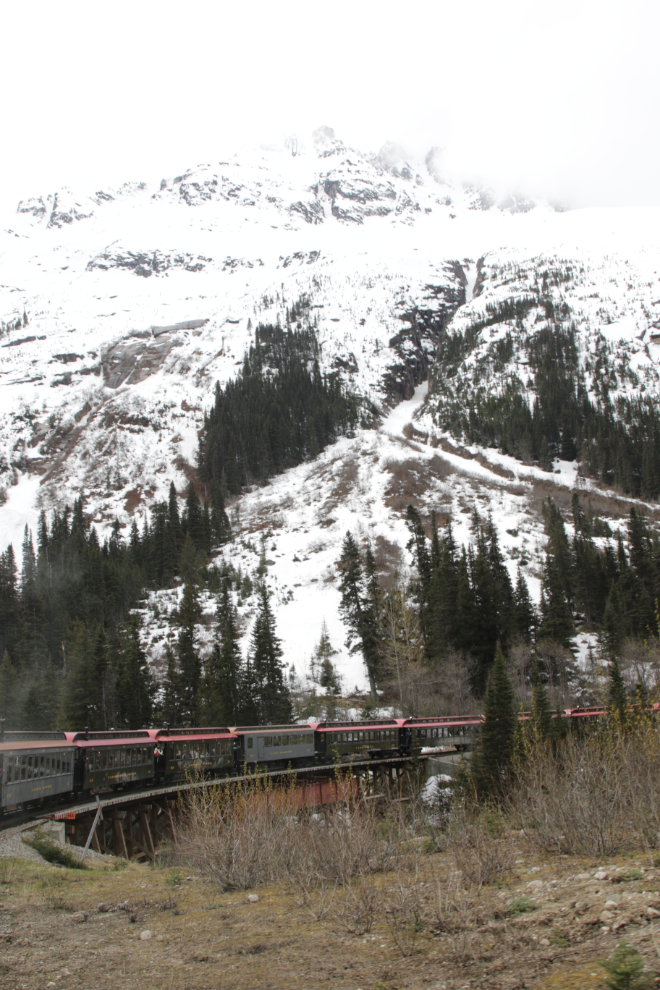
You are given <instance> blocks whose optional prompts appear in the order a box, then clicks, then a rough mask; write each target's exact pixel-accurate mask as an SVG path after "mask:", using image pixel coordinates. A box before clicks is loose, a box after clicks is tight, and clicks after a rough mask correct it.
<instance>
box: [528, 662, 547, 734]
mask: <svg viewBox="0 0 660 990" xmlns="http://www.w3.org/2000/svg"><path fill="white" fill-rule="evenodd" d="M532 683H533V685H534V687H533V691H532V712H531V716H532V717H531V723H532V729H533V731H534V733H535V734H536V736H537V738H539V739H547V738H548V737H549V736H550V735H551V733H552V714H551V711H550V702H549V701H548V692H547V691H546V689H545V685H544V683H543V679H542V677H541V671H540V670H539V664H538V660H537V661H536V662H535V664H534V671H533V674H532Z"/></svg>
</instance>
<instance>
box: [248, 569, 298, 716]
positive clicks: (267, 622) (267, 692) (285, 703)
mask: <svg viewBox="0 0 660 990" xmlns="http://www.w3.org/2000/svg"><path fill="white" fill-rule="evenodd" d="M258 594H259V601H258V605H257V617H256V620H255V624H254V630H253V633H252V642H251V646H250V660H251V666H252V674H253V678H254V684H255V688H256V694H257V699H256V700H257V704H258V709H259V718H260V722H261V724H264V725H268V724H276V723H278V722H284V723H285V722H288V721H290V720H291V718H292V717H293V710H292V706H291V697H290V695H289V689H288V688H287V686H286V684H285V682H284V672H283V667H282V655H283V652H282V647H281V644H280V641H279V639H278V638H277V636H276V634H275V619H274V617H273V613H272V611H271V608H270V596H269V594H268V588H267V587H266V585H265V584H262V585H261V586H260V588H259V592H258Z"/></svg>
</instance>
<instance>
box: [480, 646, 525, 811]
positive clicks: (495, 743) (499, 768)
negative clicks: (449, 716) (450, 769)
mask: <svg viewBox="0 0 660 990" xmlns="http://www.w3.org/2000/svg"><path fill="white" fill-rule="evenodd" d="M517 726H518V716H517V713H516V706H515V698H514V694H513V688H512V687H511V683H510V681H509V678H508V677H507V673H506V665H505V661H504V654H503V652H502V647H501V645H500V644H499V643H498V644H497V648H496V650H495V658H494V660H493V666H492V670H491V672H490V676H489V678H488V686H487V688H486V697H485V701H484V722H483V726H482V728H481V732H480V735H479V739H478V740H477V744H476V746H475V748H474V752H473V755H472V765H471V769H470V776H471V779H472V782H473V785H474V787H475V790H476V792H477V794H478V795H479V796H480V797H489V796H490V797H495V798H497V797H499V796H501V795H502V793H503V792H504V791H505V789H506V786H507V784H508V782H509V781H510V779H511V764H512V760H513V751H514V741H515V737H516V729H517Z"/></svg>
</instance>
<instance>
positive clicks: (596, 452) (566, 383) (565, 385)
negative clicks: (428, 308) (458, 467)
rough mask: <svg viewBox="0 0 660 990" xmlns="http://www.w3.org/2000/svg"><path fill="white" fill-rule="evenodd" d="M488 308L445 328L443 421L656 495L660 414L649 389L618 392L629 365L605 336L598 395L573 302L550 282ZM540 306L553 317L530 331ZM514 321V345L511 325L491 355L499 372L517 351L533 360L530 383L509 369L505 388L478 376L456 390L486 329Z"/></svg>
mask: <svg viewBox="0 0 660 990" xmlns="http://www.w3.org/2000/svg"><path fill="white" fill-rule="evenodd" d="M487 309H488V317H487V318H486V319H485V320H479V321H478V322H476V323H474V324H473V325H472V326H470V327H468V328H467V330H466V331H465V332H460V331H459V332H452V330H451V328H447V329H442V330H441V332H440V339H439V341H438V348H437V352H436V367H437V369H438V371H437V372H436V374H435V381H434V391H435V393H436V394H437V395H438V402H439V423H440V425H442V426H443V427H444V428H445V429H448V430H450V431H451V432H452V433H454V435H457V436H461V437H464V438H465V439H466V440H467V441H468V442H469V443H479V444H482V445H483V446H489V447H494V446H497V447H499V448H500V449H501V450H502V451H504V452H505V453H508V454H511V455H512V456H514V457H518V458H520V459H521V460H524V461H527V462H532V461H537V462H538V463H539V464H540V465H541V466H542V467H549V466H550V465H551V463H552V461H553V459H554V458H561V459H563V460H574V459H576V458H577V459H579V460H580V464H581V468H582V470H583V471H584V472H585V473H586V474H589V475H591V476H593V477H598V478H600V479H601V481H602V482H604V483H606V484H608V485H612V486H614V487H616V488H620V489H621V490H623V491H624V492H626V493H629V494H631V495H635V496H641V497H643V498H652V499H656V498H658V496H659V495H660V412H659V411H658V409H657V408H656V404H655V403H654V401H653V399H652V398H651V397H650V396H647V395H643V394H639V395H637V396H631V395H627V396H619V397H618V398H617V399H616V402H613V401H612V400H611V399H610V396H609V391H610V388H611V387H612V384H616V383H617V381H618V379H617V374H619V375H624V372H623V371H622V370H621V368H617V369H616V370H615V368H614V362H613V361H612V360H611V348H610V346H609V345H608V344H607V342H606V340H605V338H604V337H602V336H601V337H600V338H599V340H598V342H597V354H596V356H595V358H594V359H593V361H590V363H589V370H590V372H591V375H592V379H593V391H594V392H595V398H592V395H591V394H590V392H589V389H588V387H587V382H586V381H585V378H584V374H583V373H582V372H581V370H580V362H579V351H578V347H577V343H576V334H577V330H576V327H575V325H574V324H573V323H572V322H571V321H570V313H569V311H568V308H567V307H566V305H565V304H563V303H557V302H556V301H555V300H554V299H553V298H551V297H550V296H549V295H548V293H547V287H544V288H543V289H541V290H540V292H539V296H538V297H533V296H526V297H524V298H518V299H509V300H505V301H503V302H502V303H499V304H496V305H493V304H489V306H488V307H487ZM533 309H536V310H537V320H541V321H542V322H544V324H545V325H543V326H541V328H540V329H536V328H535V329H534V331H533V332H531V333H529V332H528V333H526V332H525V331H524V329H523V324H522V322H521V320H522V318H524V316H525V315H526V314H528V313H530V311H532V310H533ZM511 320H516V321H518V322H517V332H516V346H514V340H513V337H512V336H511V333H510V332H507V333H506V336H505V338H504V339H502V338H501V337H500V338H499V339H497V340H496V341H493V343H492V344H491V345H490V349H489V352H488V355H487V359H486V360H487V362H488V363H489V365H490V366H491V367H492V368H493V370H494V371H495V372H498V371H501V370H503V368H504V366H505V363H508V362H509V361H510V360H511V359H512V357H513V356H514V352H515V351H519V352H520V353H521V356H522V355H524V357H525V359H526V361H527V364H528V368H529V375H530V376H531V378H532V382H531V386H532V387H531V389H530V388H529V385H528V384H523V381H522V380H521V379H520V378H518V377H517V376H511V377H510V378H509V380H508V382H507V385H506V387H505V388H504V389H503V390H501V391H494V390H492V389H487V388H484V387H483V386H482V385H480V384H479V383H476V384H475V385H474V387H472V388H470V387H468V389H467V391H466V389H465V388H460V387H458V388H457V389H454V383H455V382H456V381H458V380H459V379H458V375H459V372H460V369H461V366H462V364H463V362H464V361H465V359H466V358H467V357H468V356H469V355H470V354H471V353H472V351H473V350H474V349H475V347H476V346H477V345H478V344H480V343H482V342H483V338H482V331H483V329H484V328H485V327H487V326H490V325H494V324H501V323H505V322H507V321H511ZM528 322H529V321H528ZM535 326H536V325H535ZM624 380H625V378H624ZM444 383H449V388H447V387H446V386H445V384H444ZM443 391H444V392H446V395H443ZM530 392H531V394H532V395H533V401H532V402H531V403H530V401H529V394H530ZM450 393H453V394H451V395H450Z"/></svg>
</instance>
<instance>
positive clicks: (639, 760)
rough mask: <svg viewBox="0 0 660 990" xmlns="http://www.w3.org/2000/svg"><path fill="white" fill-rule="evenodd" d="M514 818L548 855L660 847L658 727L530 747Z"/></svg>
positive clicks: (514, 797)
mask: <svg viewBox="0 0 660 990" xmlns="http://www.w3.org/2000/svg"><path fill="white" fill-rule="evenodd" d="M508 812H509V814H510V815H511V817H512V818H513V820H514V821H515V822H516V824H517V825H518V827H519V828H521V829H523V830H524V832H525V835H526V836H527V838H528V840H529V841H530V842H531V843H532V844H533V845H535V846H537V847H538V848H540V849H543V850H545V851H548V852H566V853H574V854H577V855H596V856H611V855H613V854H615V853H618V852H619V851H621V850H622V849H624V848H639V847H640V846H641V847H642V848H646V849H648V848H653V847H655V846H656V845H657V844H658V842H659V841H660V836H659V835H658V831H659V829H660V739H658V735H657V733H656V730H655V728H654V727H653V725H652V724H650V723H649V724H646V723H643V724H640V725H638V726H637V728H636V730H635V731H634V732H632V733H630V734H627V735H624V734H621V733H617V732H616V731H612V730H611V729H610V730H609V731H607V732H593V733H592V734H590V735H587V736H586V737H583V738H580V737H576V736H569V737H568V738H567V739H566V740H564V741H563V742H562V743H561V744H560V745H559V746H558V747H557V748H553V747H551V746H549V745H541V744H539V745H535V746H532V747H531V749H530V751H529V753H528V754H527V757H526V759H525V760H524V761H523V763H522V765H521V766H520V767H519V769H518V773H517V781H516V785H515V787H514V789H513V792H512V794H511V796H510V799H509V803H508Z"/></svg>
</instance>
